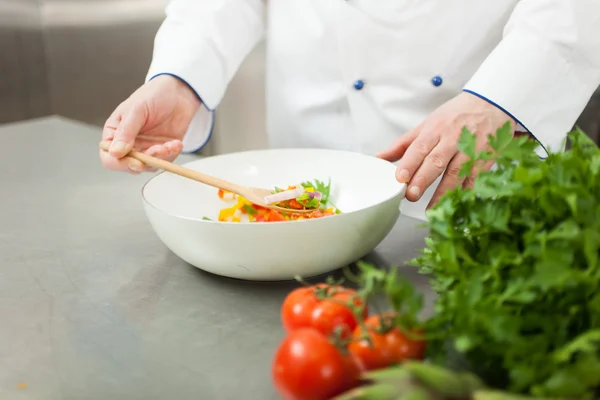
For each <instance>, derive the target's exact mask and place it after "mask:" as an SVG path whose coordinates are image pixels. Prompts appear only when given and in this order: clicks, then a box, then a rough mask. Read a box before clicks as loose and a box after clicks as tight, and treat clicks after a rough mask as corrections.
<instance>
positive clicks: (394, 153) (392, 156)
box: [377, 128, 419, 162]
mask: <svg viewBox="0 0 600 400" xmlns="http://www.w3.org/2000/svg"><path fill="white" fill-rule="evenodd" d="M418 135H419V128H417V129H413V130H412V131H409V132H407V133H405V134H404V135H402V136H400V137H399V138H398V139H396V140H395V141H394V143H392V145H391V146H390V147H388V148H387V149H385V150H383V151H382V152H380V153H379V154H377V157H379V158H383V159H384V160H387V161H391V162H395V161H398V160H399V159H400V158H402V156H403V155H404V153H405V152H406V150H407V149H408V147H409V146H410V144H411V143H412V142H413V141H414V140H415V139H416V138H417V136H418Z"/></svg>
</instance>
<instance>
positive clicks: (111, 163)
mask: <svg viewBox="0 0 600 400" xmlns="http://www.w3.org/2000/svg"><path fill="white" fill-rule="evenodd" d="M100 161H102V165H103V166H104V168H106V169H108V170H111V171H121V172H129V173H132V174H139V173H140V172H142V171H144V170H145V166H144V164H143V163H142V162H140V161H138V160H136V159H135V158H131V157H125V158H115V157H113V156H111V155H110V154H108V152H106V151H104V150H100Z"/></svg>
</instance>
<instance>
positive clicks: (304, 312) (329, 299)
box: [281, 284, 369, 336]
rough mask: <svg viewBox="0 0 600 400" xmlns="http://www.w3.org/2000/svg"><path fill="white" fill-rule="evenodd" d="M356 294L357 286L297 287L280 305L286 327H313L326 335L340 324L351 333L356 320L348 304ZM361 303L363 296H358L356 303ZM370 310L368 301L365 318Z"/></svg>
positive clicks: (348, 333) (289, 330) (288, 329)
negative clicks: (349, 287) (354, 287)
mask: <svg viewBox="0 0 600 400" xmlns="http://www.w3.org/2000/svg"><path fill="white" fill-rule="evenodd" d="M354 295H356V291H355V290H352V289H348V288H345V287H342V286H330V285H327V284H318V285H314V286H309V287H301V288H298V289H296V290H294V291H292V292H291V293H290V294H289V295H288V296H287V297H286V299H285V300H284V302H283V305H282V306H281V321H282V323H283V327H284V328H285V329H286V331H288V332H291V331H294V330H296V329H300V328H308V327H311V328H315V329H316V330H318V331H319V332H321V333H323V334H325V335H328V334H330V333H331V332H333V331H334V329H335V328H336V327H341V328H342V329H344V331H345V332H346V333H347V335H348V336H350V335H351V334H352V331H353V330H354V328H355V327H356V325H357V321H356V317H355V316H354V313H353V312H352V310H351V308H350V307H349V306H348V305H346V304H349V305H350V303H351V302H352V296H354ZM362 304H363V302H362V300H361V299H359V298H355V300H354V305H355V306H357V307H360V306H361V305H362ZM368 313H369V311H368V308H367V306H366V305H365V307H364V309H363V313H362V317H363V318H366V317H367V315H368Z"/></svg>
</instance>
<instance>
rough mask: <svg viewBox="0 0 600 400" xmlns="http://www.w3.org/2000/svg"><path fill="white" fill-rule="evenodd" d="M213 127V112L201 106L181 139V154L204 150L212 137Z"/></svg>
mask: <svg viewBox="0 0 600 400" xmlns="http://www.w3.org/2000/svg"><path fill="white" fill-rule="evenodd" d="M214 127H215V111H214V110H212V111H211V110H209V109H208V108H206V106H204V105H202V106H200V108H199V109H198V111H197V112H196V115H194V118H193V119H192V122H190V126H189V127H188V130H187V132H186V134H185V136H184V137H183V140H182V142H183V153H197V152H199V151H200V150H202V149H203V148H204V146H206V145H207V144H208V142H209V141H210V138H211V137H212V133H213V129H214Z"/></svg>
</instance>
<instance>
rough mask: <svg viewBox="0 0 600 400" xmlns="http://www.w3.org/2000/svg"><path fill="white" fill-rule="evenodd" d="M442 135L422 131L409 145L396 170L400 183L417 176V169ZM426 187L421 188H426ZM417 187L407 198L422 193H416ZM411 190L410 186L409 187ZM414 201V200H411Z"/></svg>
mask: <svg viewBox="0 0 600 400" xmlns="http://www.w3.org/2000/svg"><path fill="white" fill-rule="evenodd" d="M439 140H440V137H439V135H438V134H436V133H433V132H431V131H430V132H429V133H428V132H424V131H421V133H420V134H419V136H418V137H417V138H416V139H414V141H413V142H412V143H411V144H410V146H408V149H407V150H406V152H405V153H404V156H402V159H401V160H400V162H399V163H398V168H397V170H396V179H397V180H398V182H400V183H408V182H409V181H410V180H411V178H412V177H414V176H415V173H416V172H417V169H418V168H419V167H420V166H421V164H422V163H423V160H425V157H427V156H428V155H429V153H431V151H432V150H433V149H434V148H435V147H436V146H437V144H438V143H439ZM424 189H425V188H421V190H424ZM416 191H417V187H415V188H413V192H415V193H413V194H412V195H410V194H409V193H407V199H409V200H410V199H411V198H414V197H419V196H420V194H419V193H416ZM409 192H410V188H409ZM411 201H413V200H411Z"/></svg>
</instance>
